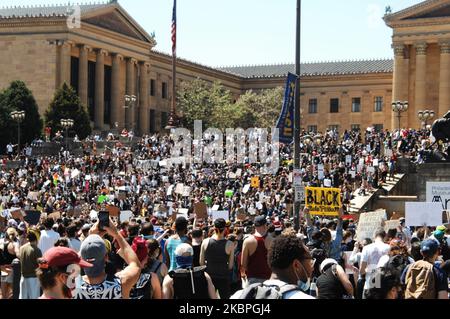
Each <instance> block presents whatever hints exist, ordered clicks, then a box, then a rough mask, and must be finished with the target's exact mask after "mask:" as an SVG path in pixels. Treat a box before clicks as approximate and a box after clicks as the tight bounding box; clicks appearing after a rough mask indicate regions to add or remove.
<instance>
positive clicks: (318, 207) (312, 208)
mask: <svg viewBox="0 0 450 319" xmlns="http://www.w3.org/2000/svg"><path fill="white" fill-rule="evenodd" d="M305 204H306V207H308V208H309V212H310V213H311V215H321V216H339V209H340V207H341V206H342V202H341V190H340V189H339V188H325V187H305Z"/></svg>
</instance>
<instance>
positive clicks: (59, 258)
mask: <svg viewBox="0 0 450 319" xmlns="http://www.w3.org/2000/svg"><path fill="white" fill-rule="evenodd" d="M74 266H75V267H74ZM76 266H80V267H84V268H85V269H89V267H92V266H93V265H92V264H90V263H88V262H86V261H85V260H83V259H81V258H80V257H79V256H78V254H77V253H76V252H75V251H74V250H73V249H71V248H67V247H53V248H50V249H49V250H47V251H46V253H45V254H44V256H43V257H42V258H41V259H40V260H39V268H38V269H37V270H36V275H37V277H38V279H39V283H40V286H41V287H42V290H43V293H42V296H41V297H40V298H39V299H71V298H72V296H73V295H72V288H73V287H74V283H73V280H74V278H76V277H77V276H78V275H79V272H80V269H79V268H77V267H76Z"/></svg>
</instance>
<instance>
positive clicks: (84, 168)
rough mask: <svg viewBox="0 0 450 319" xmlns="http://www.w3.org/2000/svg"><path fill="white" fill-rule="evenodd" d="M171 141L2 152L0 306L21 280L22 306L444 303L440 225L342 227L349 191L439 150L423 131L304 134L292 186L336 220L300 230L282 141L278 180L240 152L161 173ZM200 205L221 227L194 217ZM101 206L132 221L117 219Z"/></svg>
mask: <svg viewBox="0 0 450 319" xmlns="http://www.w3.org/2000/svg"><path fill="white" fill-rule="evenodd" d="M208 142H210V141H209V140H208V139H205V140H203V141H202V143H203V144H207V143H208ZM174 144H175V141H173V140H172V138H171V137H170V136H169V135H158V134H155V135H151V136H144V137H143V138H142V139H141V141H140V142H139V143H137V144H136V145H133V144H131V143H121V142H119V141H117V143H116V144H115V146H114V147H111V148H108V149H105V150H98V149H97V148H96V146H95V139H89V140H87V141H85V142H84V145H85V147H84V155H83V156H74V155H71V154H69V153H68V152H64V151H63V152H61V153H60V154H59V155H58V156H37V157H34V156H32V154H30V153H29V152H28V153H25V152H24V153H23V154H21V156H20V165H19V167H17V168H14V169H7V166H8V163H9V161H8V156H6V157H5V159H4V161H3V163H2V164H3V165H2V169H1V171H0V196H1V197H0V202H1V204H0V237H1V239H0V259H1V262H0V264H1V270H2V277H1V288H2V289H1V297H2V298H5V299H7V298H11V296H12V292H13V291H12V290H13V289H12V286H13V280H14V278H18V277H20V298H22V299H36V298H45V299H52V298H55V299H59V298H75V299H118V298H134V299H161V298H163V299H205V298H211V299H216V298H221V299H229V298H235V299H252V298H263V297H264V298H285V299H300V298H301V299H303V298H319V299H321V298H323V299H341V298H361V299H363V298H367V299H371V298H372V299H385V298H448V265H449V262H448V260H449V259H450V256H449V253H448V251H449V248H448V247H449V244H450V240H449V239H448V228H447V227H446V226H445V225H443V226H441V227H439V228H436V229H429V228H418V229H409V228H406V227H404V226H400V227H399V228H398V229H397V230H396V232H389V234H386V233H385V232H384V231H383V230H379V231H377V232H376V233H375V234H374V237H373V238H367V239H365V240H364V241H362V242H357V241H356V240H355V238H356V228H357V221H356V220H349V219H348V218H346V215H347V213H348V211H349V209H350V203H351V200H352V199H353V197H354V196H358V194H361V195H363V194H364V193H365V192H366V191H368V190H370V189H372V188H373V189H376V188H378V187H380V185H381V184H382V183H383V182H385V181H386V180H387V179H388V178H392V177H393V176H394V174H395V172H396V162H397V160H398V158H399V157H405V158H409V159H410V160H411V161H413V162H418V163H420V162H421V161H423V154H424V153H423V151H424V150H427V149H429V148H430V147H434V148H442V147H443V145H440V144H437V145H432V144H433V143H432V142H431V141H430V137H429V130H423V131H414V130H401V131H398V132H394V133H392V134H391V133H389V132H387V131H383V132H376V131H375V130H374V129H373V128H369V129H368V130H367V131H366V132H359V131H346V132H344V134H343V135H341V136H338V134H337V133H336V132H334V131H327V132H325V133H324V134H320V135H315V136H312V137H311V135H310V134H307V133H306V132H304V133H303V134H302V150H301V153H302V156H301V158H302V160H301V162H302V180H303V183H304V184H305V186H317V187H335V188H341V193H342V197H343V204H344V205H343V207H342V209H341V211H340V215H339V216H336V218H334V219H333V218H328V219H326V218H319V217H317V216H311V215H310V214H309V211H308V209H305V210H304V211H303V213H302V214H301V216H302V217H301V220H300V229H299V230H298V231H296V230H295V229H294V217H293V209H292V207H293V203H294V192H293V184H292V172H293V165H292V164H293V161H292V155H293V154H292V145H283V144H281V145H280V167H279V169H278V171H277V173H276V174H274V175H263V174H262V173H261V168H262V165H261V164H258V163H250V162H249V160H248V157H246V158H245V159H244V163H235V164H230V163H226V162H222V163H216V164H205V163H203V164H186V163H183V164H179V165H169V164H168V163H167V162H166V161H165V159H168V158H170V157H171V150H172V148H173V146H174ZM10 150H11V147H8V148H7V152H8V153H9V151H10ZM7 155H9V156H10V155H11V154H7ZM10 157H11V156H10ZM255 176H257V177H259V179H258V185H256V186H255V185H253V184H252V186H251V187H250V184H251V180H252V178H254V177H255ZM179 185H181V188H180V187H178V186H179ZM198 203H205V204H206V205H207V207H208V210H211V209H213V208H214V209H213V210H215V211H227V212H228V218H213V217H212V216H202V217H200V216H197V213H196V208H195V207H196V204H198ZM112 207H115V208H117V210H118V211H119V212H125V211H126V212H131V214H130V215H127V216H128V217H127V218H126V219H124V220H122V219H121V218H120V216H122V215H121V214H119V217H118V216H114V214H112V210H111V208H112ZM105 210H106V211H109V212H110V217H109V220H108V222H107V223H106V224H101V223H100V218H99V212H102V211H105ZM181 211H184V212H183V213H182V212H181ZM18 212H19V215H18ZM21 212H25V215H27V216H28V214H30V215H32V214H38V216H39V217H38V219H37V220H35V221H34V222H31V220H30V219H28V218H25V217H27V216H24V214H22V213H21ZM37 212H38V213H37ZM103 222H104V221H103ZM380 226H381V225H380ZM345 252H351V254H350V255H351V257H350V261H349V260H347V259H346V258H344V256H345V255H346V254H345ZM15 259H18V260H19V261H20V266H21V267H20V272H21V274H20V276H17V274H14V270H13V269H17V268H14V267H13V261H14V260H15ZM400 261H402V262H400ZM349 263H350V264H351V266H349ZM430 265H431V266H430ZM349 269H351V271H349ZM16 271H17V270H16ZM424 278H425V279H424Z"/></svg>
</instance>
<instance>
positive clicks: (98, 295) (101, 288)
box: [74, 220, 140, 299]
mask: <svg viewBox="0 0 450 319" xmlns="http://www.w3.org/2000/svg"><path fill="white" fill-rule="evenodd" d="M98 227H99V225H98V222H96V223H95V224H94V225H93V226H92V228H91V231H90V233H91V235H89V236H88V237H87V238H86V239H85V240H84V241H83V242H82V243H81V249H80V253H81V257H82V258H84V259H85V260H88V261H91V260H92V265H93V267H91V268H89V269H85V275H84V276H82V277H81V278H79V279H80V280H78V281H77V286H76V291H75V296H74V298H75V299H128V298H129V296H130V291H131V289H132V288H133V286H134V285H135V284H136V282H137V280H138V279H139V274H140V262H139V259H138V257H137V256H136V254H135V252H134V251H133V249H132V248H131V247H130V245H129V244H128V243H127V241H126V240H125V238H123V237H122V235H120V234H119V232H118V231H117V228H116V226H115V225H114V223H113V221H112V220H110V222H109V227H104V229H105V231H106V233H108V235H109V236H111V237H112V238H114V240H115V242H116V243H117V244H118V246H119V249H120V250H121V255H122V256H123V258H124V260H125V262H126V264H127V266H126V267H125V269H123V270H122V271H120V272H118V273H116V274H108V273H106V272H105V264H106V259H107V250H106V245H105V242H104V240H103V239H102V237H100V236H99V235H98V234H102V235H105V231H103V232H101V231H100V230H99V228H98Z"/></svg>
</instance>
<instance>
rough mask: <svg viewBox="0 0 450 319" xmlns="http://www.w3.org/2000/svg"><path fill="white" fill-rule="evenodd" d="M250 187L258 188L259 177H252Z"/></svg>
mask: <svg viewBox="0 0 450 319" xmlns="http://www.w3.org/2000/svg"><path fill="white" fill-rule="evenodd" d="M250 185H251V186H252V187H253V188H259V176H254V177H252V179H251V182H250Z"/></svg>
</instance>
